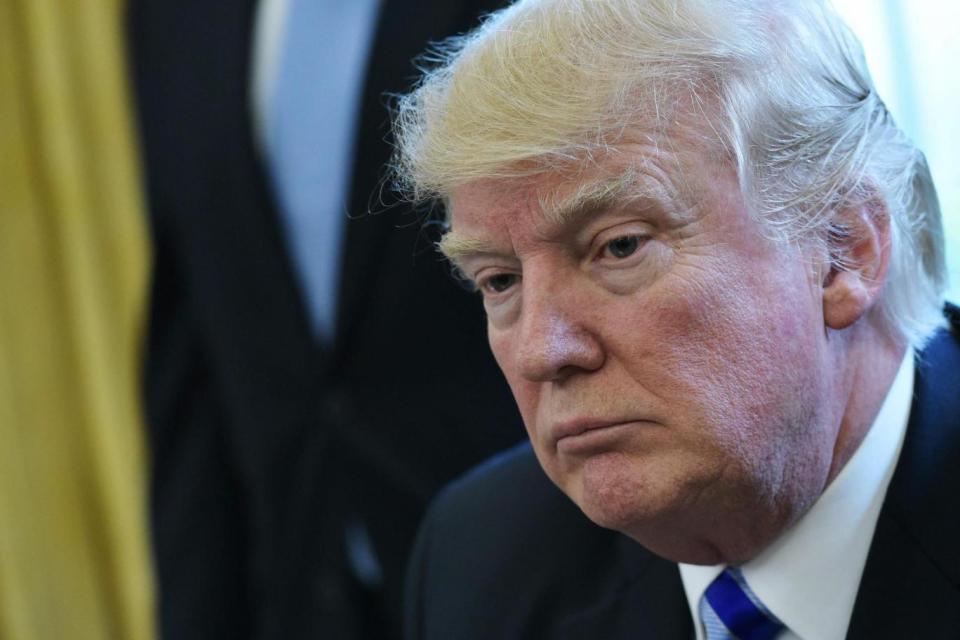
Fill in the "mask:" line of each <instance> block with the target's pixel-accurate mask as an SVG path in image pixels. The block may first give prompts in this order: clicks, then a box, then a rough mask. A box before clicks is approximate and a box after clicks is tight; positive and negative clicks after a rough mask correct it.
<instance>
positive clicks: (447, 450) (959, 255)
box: [0, 0, 960, 640]
mask: <svg viewBox="0 0 960 640" xmlns="http://www.w3.org/2000/svg"><path fill="white" fill-rule="evenodd" d="M835 4H836V5H837V8H838V9H839V11H840V12H841V13H842V14H843V15H844V16H845V18H846V19H847V20H848V22H849V23H850V24H851V26H852V27H853V28H854V30H855V31H856V32H857V33H858V35H859V36H860V37H861V39H862V40H863V43H864V45H865V48H866V53H867V58H868V62H869V64H870V66H871V69H872V71H873V74H874V78H875V80H876V83H877V85H878V88H879V90H880V93H881V95H882V96H883V97H884V99H885V100H886V102H887V104H888V106H889V107H890V110H891V112H892V113H893V115H894V117H895V118H896V119H897V120H898V122H899V123H900V124H901V126H902V127H903V128H904V129H905V130H906V131H907V132H908V134H909V135H911V136H912V137H913V138H914V140H915V141H916V142H917V143H918V145H919V146H920V147H921V148H922V149H923V150H924V151H925V152H926V154H927V158H928V160H929V163H930V166H931V169H932V171H933V175H934V179H935V181H936V184H937V187H938V191H939V195H940V200H941V205H942V210H943V214H944V223H945V226H946V230H947V238H948V257H949V263H950V270H951V274H952V288H951V294H950V297H951V298H952V299H953V300H960V215H958V213H957V212H958V209H960V151H958V149H960V112H958V110H957V108H956V105H957V104H958V103H960V74H958V73H957V72H956V69H955V68H954V67H955V65H956V64H957V62H956V61H958V60H960V39H958V38H957V37H956V36H957V32H956V25H957V24H960V5H958V4H957V3H954V2H946V1H936V0H925V1H923V2H907V1H906V0H901V1H898V0H835ZM497 6H498V3H497V2H492V1H491V2H484V1H482V0H473V1H470V0H467V1H463V2H456V1H453V0H434V1H432V2H431V1H428V0H363V1H359V0H350V1H349V2H348V1H347V0H342V1H339V0H333V1H327V2H321V1H320V0H262V1H260V2H256V1H254V0H244V1H237V2H232V3H217V2H211V1H200V0H130V1H129V2H124V1H123V0H76V1H71V2H65V1H63V0H60V1H56V0H0V522H2V524H0V638H4V639H7V638H9V639H11V640H20V639H23V640H33V639H44V640H45V639H48V638H78V639H88V638H89V639H100V638H124V639H126V638H131V639H144V640H147V639H152V638H176V639H180V638H265V639H266V638H300V637H304V638H307V637H310V638H320V637H330V638H338V639H340V638H343V639H347V640H350V639H352V638H387V639H389V638H395V637H399V628H400V622H399V618H400V608H401V593H402V577H403V569H404V563H405V559H406V554H407V552H408V550H409V547H410V544H411V543H412V540H413V536H414V533H415V530H416V525H417V522H418V520H419V518H420V516H421V514H422V512H423V509H424V508H425V506H426V504H427V503H428V502H429V500H430V499H431V497H432V496H433V495H435V493H436V492H437V491H438V490H439V488H440V487H442V486H443V484H444V483H446V482H447V481H449V480H450V479H451V478H453V477H455V476H456V475H457V474H459V473H461V472H462V471H463V470H464V469H466V468H469V467H470V466H472V465H473V464H475V463H476V462H478V461H479V460H482V459H483V458H485V457H487V456H488V455H490V454H492V453H494V452H495V451H498V450H500V449H502V448H504V447H506V446H508V445H510V444H511V443H513V442H516V441H517V440H519V439H520V438H521V437H522V429H521V426H520V422H519V419H518V418H517V416H516V414H515V410H514V407H513V403H512V400H511V399H510V397H509V394H508V392H507V389H506V387H505V385H504V384H503V382H502V381H501V380H500V376H499V374H498V373H497V371H496V368H495V365H494V363H493V362H492V359H491V358H490V356H489V353H488V351H487V348H486V345H485V340H484V330H483V319H482V312H481V311H480V309H479V306H478V304H477V301H476V300H475V299H474V298H473V297H470V296H468V295H466V294H465V293H464V292H462V291H460V290H459V289H458V288H457V287H456V285H455V283H454V282H453V281H452V279H450V278H449V277H448V276H447V275H446V267H445V265H443V264H442V263H441V262H440V261H439V260H437V259H436V258H435V257H434V255H433V254H432V251H431V249H430V242H431V240H432V239H433V238H434V237H435V233H436V232H435V231H432V230H431V228H428V229H427V230H421V225H420V222H419V221H420V220H421V213H420V212H414V211H409V210H408V209H406V208H405V207H402V206H396V205H393V206H391V205H390V196H389V194H388V193H383V192H381V190H380V185H381V178H382V176H383V165H384V162H385V161H386V159H387V157H388V155H389V146H388V145H387V143H386V142H385V136H386V132H387V116H386V106H385V105H386V98H385V97H384V96H385V93H386V92H400V91H404V90H406V89H407V88H408V86H409V82H410V81H411V79H412V78H413V77H414V76H415V74H414V72H413V67H412V65H411V64H410V60H411V58H412V57H413V56H414V55H416V54H417V53H419V52H421V51H422V50H423V49H424V47H425V45H426V43H427V42H429V41H434V40H437V39H440V38H443V37H445V36H448V35H452V34H454V33H458V32H462V31H464V30H466V29H469V28H471V27H472V26H473V25H475V24H476V21H477V16H479V15H480V14H481V13H482V12H484V11H489V10H492V9H495V8H496V7H497ZM304 89H306V91H305V92H304V91H303V90H304ZM318 160H319V161H318ZM317 185H321V186H319V187H318V186H317ZM371 210H372V211H378V212H380V213H379V214H378V215H366V213H367V212H368V211H371ZM314 211H321V212H323V213H324V216H325V217H324V218H323V219H322V220H321V221H320V222H318V218H317V216H314V215H313V214H312V212H314ZM304 212H308V213H307V214H304ZM318 256H319V258H318Z"/></svg>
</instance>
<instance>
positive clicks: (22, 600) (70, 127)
mask: <svg viewBox="0 0 960 640" xmlns="http://www.w3.org/2000/svg"><path fill="white" fill-rule="evenodd" d="M122 12H123V6H122V2H120V1H119V0H59V1H58V0H0V638H9V639H11V640H34V639H42V640H46V639H54V638H56V639H61V638H70V639H71V640H76V639H80V640H84V639H88V638H89V639H97V640H100V639H104V638H122V639H127V638H129V639H133V640H138V639H141V638H143V639H146V638H151V637H152V636H153V633H154V632H153V613H152V609H153V606H152V597H153V591H152V590H153V585H152V577H151V568H150V563H149V554H148V545H147V528H146V500H145V497H146V482H145V455H144V437H143V427H142V424H141V407H140V400H139V393H138V385H139V374H138V371H139V359H140V356H141V353H140V351H141V343H142V341H143V326H144V319H145V301H146V284H147V271H148V248H147V240H146V230H145V219H144V212H143V203H142V200H141V198H142V196H141V193H140V191H139V189H140V186H139V169H138V164H137V158H136V153H135V148H134V145H133V140H132V138H133V135H132V126H131V114H130V99H129V95H128V87H127V84H126V77H125V76H126V72H125V69H124V63H125V53H124V46H123V30H122V27H123V16H122Z"/></svg>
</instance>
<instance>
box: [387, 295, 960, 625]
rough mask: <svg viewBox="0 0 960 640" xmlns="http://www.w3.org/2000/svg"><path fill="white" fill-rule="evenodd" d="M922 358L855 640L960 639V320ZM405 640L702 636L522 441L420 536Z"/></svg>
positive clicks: (673, 592) (629, 549)
mask: <svg viewBox="0 0 960 640" xmlns="http://www.w3.org/2000/svg"><path fill="white" fill-rule="evenodd" d="M949 315H950V316H951V322H952V326H953V332H952V334H951V333H948V332H947V331H943V332H941V333H940V334H938V336H937V337H936V338H935V339H934V341H933V342H932V343H931V344H930V346H929V347H928V348H927V349H926V350H925V351H924V353H923V354H922V356H921V357H920V358H919V359H918V365H917V372H916V381H915V389H914V402H913V406H912V408H911V413H910V422H909V426H908V428H907V436H906V441H905V444H904V448H903V452H902V453H901V456H900V460H899V462H898V464H897V468H896V472H895V474H894V477H893V480H892V481H891V484H890V487H889V489H888V491H887V496H886V499H885V502H884V505H883V508H882V510H881V512H880V517H879V521H878V523H877V529H876V533H875V534H874V538H873V542H872V545H871V547H870V553H869V555H868V558H867V564H866V568H865V571H864V575H863V579H862V581H861V583H860V590H859V593H858V595H857V600H856V604H855V607H854V611H853V617H852V620H851V624H850V629H849V633H848V638H853V639H857V640H875V639H878V638H880V639H884V638H890V639H898V640H900V639H903V638H924V639H939V638H960V543H958V541H960V503H958V500H957V495H958V491H960V342H958V340H960V314H958V313H957V311H956V309H951V310H950V311H949ZM406 615H407V637H408V638H410V639H411V640H412V639H414V638H426V639H430V640H447V639H450V638H456V639H457V640H468V639H470V638H476V639H477V640H481V639H484V640H485V639H487V638H497V639H498V640H510V639H513V638H525V639H526V638H563V639H570V640H573V639H583V640H595V639H597V638H603V639H604V640H619V639H622V640H627V639H630V640H637V639H639V638H650V639H651V640H671V639H680V638H684V639H687V638H692V637H693V625H692V621H691V618H690V613H689V608H688V605H687V602H686V598H685V596H684V592H683V586H682V583H681V581H680V572H679V570H678V569H677V566H676V565H675V564H674V563H672V562H669V561H667V560H664V559H662V558H659V557H657V556H655V555H653V554H652V553H650V552H648V551H646V550H645V549H644V548H643V547H641V546H640V545H638V544H636V543H634V542H632V541H631V540H629V539H628V538H626V537H625V536H623V535H620V534H618V533H615V532H612V531H609V530H605V529H601V528H599V527H597V526H595V525H593V524H592V523H591V522H590V521H588V520H587V519H586V517H585V516H584V515H583V514H582V513H581V512H580V511H579V510H578V509H577V507H576V506H575V505H574V504H573V503H572V502H571V501H570V500H568V499H567V498H566V497H565V496H564V495H563V494H561V493H560V491H559V490H558V489H556V488H555V487H554V486H553V485H552V484H551V483H550V481H549V480H548V479H547V478H546V476H545V475H544V474H543V472H542V471H541V470H540V467H539V465H538V464H537V461H536V459H535V458H534V456H533V452H532V450H531V449H530V447H529V445H526V444H524V445H521V446H519V447H517V448H515V449H514V450H512V451H511V452H508V453H506V454H504V455H502V456H501V457H498V458H496V459H494V460H492V461H491V462H489V463H487V464H485V465H483V466H481V467H480V468H478V469H477V470H476V471H474V472H472V473H471V474H469V475H467V476H466V477H465V478H463V479H462V480H460V481H458V482H457V483H456V484H454V485H452V486H451V488H449V489H448V490H446V491H445V492H444V493H443V494H442V496H441V497H440V498H439V499H438V500H437V502H436V503H435V505H434V506H433V507H432V508H431V511H430V513H429V515H428V516H427V519H426V520H425V522H424V525H423V528H422V529H421V532H420V535H419V538H418V543H417V548H416V551H415V555H414V557H413V560H412V563H411V568H410V573H409V576H408V584H407V611H406Z"/></svg>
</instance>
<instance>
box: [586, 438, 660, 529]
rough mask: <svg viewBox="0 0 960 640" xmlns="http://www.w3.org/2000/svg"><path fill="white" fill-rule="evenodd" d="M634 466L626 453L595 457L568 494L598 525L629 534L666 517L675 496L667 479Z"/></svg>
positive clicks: (647, 469)
mask: <svg viewBox="0 0 960 640" xmlns="http://www.w3.org/2000/svg"><path fill="white" fill-rule="evenodd" d="M633 467H634V465H632V464H631V460H629V457H628V456H627V455H626V454H622V453H609V454H604V455H598V456H593V457H591V458H590V459H589V460H587V461H585V462H584V463H583V465H582V466H581V468H580V469H579V472H578V473H577V474H576V476H575V477H574V478H573V485H574V486H573V487H572V488H571V490H570V491H567V494H568V495H569V496H570V497H571V498H572V499H573V501H574V502H576V503H577V505H578V506H579V507H580V509H581V510H582V511H583V513H584V514H585V515H586V516H587V517H588V518H589V519H590V520H592V521H593V522H594V523H595V524H597V525H599V526H601V527H604V528H606V529H614V530H616V531H620V532H622V533H626V534H627V535H630V532H631V531H633V530H635V529H636V528H638V527H644V526H648V525H649V524H651V523H656V522H657V521H658V520H661V519H663V516H664V514H665V512H669V510H670V507H671V505H670V503H671V502H672V500H673V497H674V496H671V495H670V494H671V493H672V492H671V491H670V490H669V489H668V487H667V486H666V485H667V484H669V480H668V479H666V478H652V477H650V476H655V475H656V474H652V473H644V472H643V471H644V470H642V469H635V468H633ZM646 467H647V468H646V471H650V468H649V465H647V466H646Z"/></svg>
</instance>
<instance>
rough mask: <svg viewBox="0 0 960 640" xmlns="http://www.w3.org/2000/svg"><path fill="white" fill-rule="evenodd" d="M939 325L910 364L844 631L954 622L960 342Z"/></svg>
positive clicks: (872, 632) (958, 594)
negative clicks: (893, 461) (909, 402)
mask: <svg viewBox="0 0 960 640" xmlns="http://www.w3.org/2000/svg"><path fill="white" fill-rule="evenodd" d="M948 315H949V316H951V320H952V324H953V332H952V334H951V333H949V332H941V333H940V334H939V335H938V337H937V338H936V339H935V340H934V341H933V342H932V343H931V344H930V346H929V347H928V348H927V349H926V350H925V351H924V352H923V355H922V357H921V358H920V359H919V362H918V365H917V374H916V382H915V387H914V402H913V406H912V407H911V410H910V423H909V425H908V427H907V436H906V439H905V441H904V445H903V451H902V452H901V454H900V460H899V462H898V463H897V470H896V472H895V474H894V477H893V480H892V481H891V483H890V488H889V490H888V491H887V497H886V500H885V501H884V506H883V509H882V511H881V512H880V518H879V520H878V522H877V530H876V533H875V534H874V538H873V543H872V544H871V547H870V553H869V555H868V557H867V564H866V567H865V569H864V574H863V579H862V580H861V582H860V590H859V593H858V595H857V601H856V604H855V606H854V610H853V616H852V618H851V623H850V630H849V633H848V636H847V637H848V638H852V639H863V640H866V639H867V638H907V637H911V638H946V637H951V638H953V637H956V634H957V630H958V629H960V590H958V587H957V584H958V581H960V550H958V549H960V547H958V545H957V540H960V517H958V512H957V500H956V492H957V490H958V488H960V420H958V417H957V416H958V415H960V400H958V397H957V390H958V389H960V346H958V343H957V335H958V333H960V332H958V330H957V320H958V316H957V313H956V309H954V308H951V309H950V310H949V311H948Z"/></svg>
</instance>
